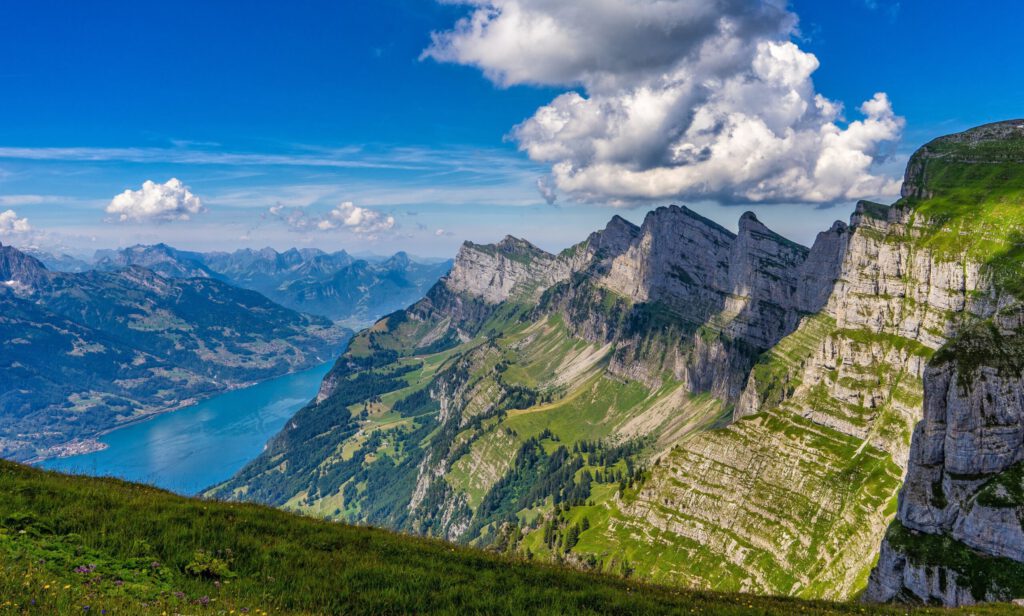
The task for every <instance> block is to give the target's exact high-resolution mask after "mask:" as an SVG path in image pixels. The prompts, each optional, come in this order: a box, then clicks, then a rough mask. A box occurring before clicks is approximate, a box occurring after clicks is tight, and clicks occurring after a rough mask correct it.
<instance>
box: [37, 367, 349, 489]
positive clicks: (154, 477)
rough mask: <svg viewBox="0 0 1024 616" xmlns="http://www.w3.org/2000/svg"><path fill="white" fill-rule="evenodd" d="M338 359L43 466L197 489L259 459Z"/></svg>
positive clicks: (130, 429)
mask: <svg viewBox="0 0 1024 616" xmlns="http://www.w3.org/2000/svg"><path fill="white" fill-rule="evenodd" d="M332 364H333V362H328V363H326V364H323V365H320V366H317V367H315V368H310V369H309V370H305V371H303V372H296V373H293V374H288V375H285V376H282V377H278V378H276V379H272V380H270V381H264V382H262V383H259V384H257V385H253V386H252V387H247V388H245V389H237V390H235V391H230V392H228V393H225V394H221V395H219V396H216V397H214V398H210V399H208V400H205V401H203V402H200V403H199V404H196V405H193V406H189V407H186V408H183V409H181V410H179V411H174V412H172V413H165V414H163V415H158V416H156V417H154V418H153V419H150V420H149V421H144V422H142V423H138V424H135V425H131V426H127V427H125V428H121V429H120V430H115V431H113V432H111V433H110V434H107V435H106V436H103V437H101V438H100V439H99V440H100V441H101V442H102V443H104V444H106V445H107V448H106V449H104V450H102V451H97V452H93V453H88V454H83V455H80V456H71V457H68V458H59V459H54V460H46V461H44V462H42V463H41V464H40V466H41V467H43V468H47V469H51V470H57V471H62V472H65V473H79V474H85V475H97V476H110V477H119V478H121V479H128V480H130V481H138V482H142V483H148V484H151V485H154V486H158V487H161V488H164V489H167V490H171V491H172V492H177V493H179V494H188V495H192V494H196V493H197V492H199V491H200V490H202V489H204V488H207V487H209V486H211V485H213V484H215V483H219V482H221V481H224V480H225V479H227V478H229V477H231V476H232V475H233V474H235V472H236V471H238V470H239V469H240V468H242V467H243V466H244V465H245V463H246V462H248V461H249V460H252V459H253V458H255V457H256V456H257V455H258V454H259V453H260V452H261V451H262V450H263V445H264V444H265V443H266V442H267V441H268V440H269V439H270V437H272V436H274V435H275V434H277V432H278V431H279V430H280V429H281V428H282V427H283V426H284V424H285V422H286V421H288V419H290V418H291V416H292V415H294V414H295V412H296V411H298V410H299V409H300V408H302V406H303V405H304V404H306V403H307V402H309V401H310V400H311V399H312V398H313V397H314V396H315V395H316V392H317V390H318V389H319V388H320V381H321V380H322V379H323V377H324V375H325V374H327V371H328V370H330V369H331V365H332Z"/></svg>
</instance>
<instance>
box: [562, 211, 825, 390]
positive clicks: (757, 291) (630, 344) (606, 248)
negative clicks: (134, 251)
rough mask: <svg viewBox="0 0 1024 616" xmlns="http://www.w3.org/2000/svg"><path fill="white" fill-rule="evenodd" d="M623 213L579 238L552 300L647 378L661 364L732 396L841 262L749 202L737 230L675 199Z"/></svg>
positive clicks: (630, 373)
mask: <svg viewBox="0 0 1024 616" xmlns="http://www.w3.org/2000/svg"><path fill="white" fill-rule="evenodd" d="M627 225H628V223H625V221H621V219H620V220H613V222H612V224H610V225H609V227H608V228H607V229H605V230H604V231H603V232H601V234H599V235H598V236H596V237H593V238H592V239H591V240H590V241H589V242H588V243H587V245H586V246H587V248H588V249H589V250H584V251H581V250H579V249H578V250H577V251H576V254H577V255H578V254H581V253H582V254H583V255H584V258H578V257H575V258H574V259H573V261H572V263H573V265H572V266H571V268H570V269H571V270H572V271H575V272H578V273H579V274H581V275H580V276H576V277H575V278H574V279H573V280H572V281H571V282H570V283H568V284H566V285H564V288H561V289H556V292H555V293H553V294H551V297H550V298H549V300H550V303H552V304H554V305H557V307H558V309H560V310H561V311H562V312H563V313H564V314H565V316H566V319H567V321H568V323H569V324H570V327H571V328H572V330H573V332H574V333H575V334H576V335H579V336H581V337H583V338H585V339H587V340H591V341H595V342H597V341H601V342H609V341H613V342H614V344H615V350H614V353H613V355H612V358H611V365H610V369H611V370H612V372H613V373H615V374H619V375H621V376H623V377H626V378H630V379H634V380H638V381H641V382H644V383H646V384H648V385H649V386H651V387H653V388H657V387H658V386H659V384H660V383H661V380H662V375H663V374H665V373H669V374H671V375H672V377H673V378H675V379H678V380H680V381H682V382H684V383H685V384H686V385H685V387H686V389H687V390H688V391H691V392H693V393H700V392H712V393H714V394H715V395H716V396H719V397H722V398H724V399H728V400H730V401H731V400H735V399H736V397H737V396H738V395H739V393H740V391H741V390H742V386H743V383H744V381H745V379H746V374H747V372H748V371H749V370H750V367H751V365H752V363H753V360H754V358H755V357H756V355H757V354H758V353H760V352H761V351H763V350H765V349H767V348H769V347H770V346H771V345H773V344H775V343H776V342H777V341H778V340H779V339H781V338H782V337H783V336H785V335H786V334H788V333H790V332H791V331H793V329H794V328H795V327H796V326H797V324H798V322H799V319H800V316H801V315H802V312H803V311H804V310H813V309H815V308H816V307H818V305H817V304H819V303H820V301H821V299H820V297H821V296H822V292H821V290H820V287H823V286H824V287H829V288H831V285H832V284H833V283H834V281H835V275H836V274H837V271H838V270H837V268H836V267H835V266H834V265H831V264H827V263H825V261H827V260H828V258H830V257H831V258H834V257H835V255H834V254H831V255H830V254H827V253H829V252H831V253H835V252H836V251H835V248H834V246H833V247H831V248H829V249H824V248H819V249H818V250H813V249H812V250H810V251H809V250H808V249H807V248H805V247H803V246H800V245H799V244H796V243H794V242H791V241H789V240H787V239H785V238H783V237H782V236H780V235H778V234H777V233H775V232H773V231H771V230H770V229H768V228H767V227H765V226H764V225H763V224H762V223H761V222H760V221H758V220H757V218H756V217H755V216H754V215H753V214H752V213H749V212H748V213H746V214H744V215H743V216H742V217H741V218H740V221H739V225H738V233H732V232H730V231H728V230H727V229H725V228H723V227H721V226H719V225H717V224H715V223H714V222H712V221H710V220H708V219H706V218H704V217H702V216H700V215H698V214H696V213H695V212H693V211H692V210H690V209H688V208H686V207H680V206H669V207H663V208H658V209H656V210H654V211H653V212H651V213H650V214H648V216H647V217H646V218H645V220H644V223H643V224H642V225H641V226H640V227H639V228H638V227H635V226H632V225H628V226H627ZM840 232H841V229H839V230H836V231H835V233H832V234H829V233H826V234H824V235H825V236H828V237H829V238H832V237H833V236H834V235H836V234H838V233H840ZM828 243H829V242H827V241H824V242H822V246H824V245H826V244H828ZM809 259H811V260H812V262H811V264H808V260H809ZM812 267H813V269H812Z"/></svg>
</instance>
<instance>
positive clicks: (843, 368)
mask: <svg viewBox="0 0 1024 616" xmlns="http://www.w3.org/2000/svg"><path fill="white" fill-rule="evenodd" d="M1022 124H1024V123H1022V122H1020V121H1017V122H1007V123H1001V124H995V125H988V126H983V127H980V128H977V129H973V130H971V131H968V132H967V133H963V134H957V135H952V136H949V137H943V138H940V139H937V140H935V141H933V142H931V143H929V144H928V145H926V146H925V147H923V148H922V149H921V150H919V151H918V152H917V153H916V154H915V155H914V156H913V157H912V158H911V162H910V164H909V167H908V170H907V176H906V179H905V182H904V190H903V192H904V196H903V198H901V199H900V200H899V201H897V202H895V203H894V204H892V205H890V206H885V205H881V204H877V203H869V202H861V203H860V204H858V205H857V207H856V210H855V212H854V213H853V215H852V216H851V219H850V223H849V224H844V223H841V222H837V223H836V224H835V225H833V226H832V227H831V228H830V229H828V230H826V231H824V232H822V233H821V234H819V235H818V238H817V240H816V242H815V243H814V245H813V246H812V247H811V248H806V247H803V246H800V245H798V244H795V243H793V242H790V241H788V240H786V239H784V238H783V237H781V236H779V235H778V234H776V233H774V232H772V231H771V230H769V229H767V228H766V227H765V226H764V225H763V224H761V223H760V222H759V221H758V220H757V219H756V217H754V216H753V215H752V214H744V216H743V217H742V218H741V219H740V224H739V229H740V231H739V233H738V234H733V233H731V232H729V231H728V230H726V229H724V228H722V227H720V226H718V225H717V224H715V223H713V222H711V221H709V220H707V219H705V218H703V217H701V216H700V215H698V214H696V213H695V212H693V211H692V210H689V209H687V208H682V207H676V206H671V207H667V208H659V209H657V210H654V211H653V212H651V213H650V214H648V216H647V218H646V219H645V221H644V224H643V225H642V226H635V225H631V224H630V223H628V222H626V221H624V220H623V219H620V218H615V219H613V220H612V221H611V222H610V223H609V224H608V226H607V227H606V228H605V229H604V230H602V231H598V232H596V233H594V234H592V235H591V236H590V237H589V238H588V239H587V240H585V241H584V242H582V243H580V244H577V245H575V246H573V247H571V248H569V249H567V250H565V251H563V252H562V253H560V254H558V255H554V254H549V253H546V252H544V251H542V250H540V249H538V248H536V247H535V246H533V245H531V244H529V243H528V242H526V241H524V240H520V239H516V238H511V237H510V238H506V239H505V240H503V241H502V242H500V243H498V244H496V245H493V246H480V245H476V244H471V243H466V244H465V245H464V246H463V248H462V250H461V251H460V253H459V256H458V258H457V259H456V262H455V266H454V268H453V270H452V272H451V273H450V274H449V275H448V276H447V277H445V278H444V279H442V281H441V282H439V283H438V284H437V285H436V286H435V287H434V288H433V289H432V290H431V291H430V292H429V293H428V294H427V297H426V298H425V299H424V300H422V301H420V302H418V303H417V304H415V305H413V306H412V307H411V308H409V309H408V310H405V311H399V312H396V313H394V314H391V315H388V316H387V317H385V318H384V319H382V320H380V321H379V322H377V323H376V324H375V325H374V326H373V327H371V328H369V329H367V330H365V331H363V332H360V333H359V334H358V335H357V336H356V337H355V339H354V340H353V341H352V343H351V345H350V347H349V350H348V351H347V352H346V353H345V354H344V355H343V356H342V357H341V359H340V360H339V361H338V363H337V364H336V365H335V367H334V369H333V370H332V371H331V373H329V374H328V376H327V377H326V379H325V381H324V386H323V388H322V389H321V391H320V393H319V395H318V396H317V398H316V399H315V400H314V401H312V402H311V403H310V404H309V405H308V406H307V407H306V408H304V409H302V410H301V411H300V412H299V413H298V414H296V416H295V417H294V419H293V420H292V421H291V422H290V423H289V425H288V426H287V427H286V428H285V429H284V430H283V431H282V432H281V433H280V434H279V435H278V436H277V437H275V438H274V439H273V440H272V441H271V442H270V443H269V444H268V447H267V449H266V450H265V451H264V453H263V454H261V455H260V457H258V458H257V459H256V460H254V461H253V462H252V463H250V464H249V465H248V466H246V467H245V468H244V469H243V470H242V471H240V472H239V473H238V474H237V475H236V476H235V477H234V478H233V479H232V480H230V481H228V482H226V483H225V484H222V485H219V486H215V487H214V488H212V489H211V490H209V491H208V492H207V493H206V495H207V496H209V497H213V498H217V499H227V500H238V501H255V502H261V503H267V504H271V505H274V506H277V507H282V508H284V509H287V510H290V511H295V512H300V513H304V514H307V515H311V516H315V517H319V518H326V519H331V520H337V521H341V522H348V523H357V524H370V525H375V526H383V527H387V528H392V529H395V530H398V531H402V532H406V533H411V534H417V535H424V536H429V537H438V538H443V539H447V540H449V541H453V542H456V543H459V544H463V545H467V546H473V547H478V548H482V549H485V550H489V551H494V552H498V553H503V554H508V555H511V556H514V557H517V558H521V559H525V560H536V561H543V562H552V563H560V564H563V565H566V566H569V567H572V568H575V569H580V570H584V571H592V572H599V573H603V574H610V575H618V576H624V577H627V578H631V579H641V580H647V581H650V582H654V583H661V584H671V585H677V586H683V587H689V588H700V589H706V590H709V591H718V592H748V593H758V594H770V595H787V596H797V597H804V598H810V599H831V600H855V599H857V598H859V597H861V596H863V594H864V593H865V590H866V589H868V586H869V575H870V574H871V572H872V569H873V568H874V567H875V565H876V562H877V560H878V554H879V546H880V545H881V544H882V541H883V538H884V537H885V536H886V529H887V528H888V527H889V526H890V525H891V524H892V525H894V526H893V529H894V530H892V531H891V532H902V534H900V535H899V537H901V540H900V541H901V543H907V542H909V543H911V544H912V543H913V542H915V541H917V537H920V538H921V539H920V540H921V541H926V542H927V541H931V538H930V537H929V536H928V535H939V536H942V537H947V536H948V535H949V534H950V533H948V532H946V531H940V532H936V531H937V530H938V529H934V530H933V528H932V527H929V528H915V527H914V526H910V527H908V528H906V529H905V531H904V530H901V529H903V527H902V526H901V525H902V524H903V522H902V521H900V520H896V516H897V510H898V503H899V499H898V496H899V493H900V490H901V488H903V485H904V477H909V478H914V477H916V476H917V475H918V473H919V472H921V471H919V469H918V468H917V466H916V465H924V464H930V463H931V462H930V461H927V462H926V461H923V460H919V459H918V457H917V456H916V455H911V451H912V450H913V448H914V444H913V439H912V434H913V430H914V426H915V424H917V423H918V422H920V421H921V420H922V419H926V417H925V415H924V413H923V412H922V407H923V406H927V401H926V394H927V391H928V385H929V383H928V378H929V375H931V374H933V373H934V372H935V371H937V370H938V369H939V368H938V366H941V365H945V364H947V363H949V362H961V363H963V362H968V363H969V364H970V365H969V367H968V368H961V369H960V371H959V372H958V375H959V376H958V378H959V380H960V384H961V385H962V386H963V387H967V388H970V387H971V380H972V379H974V378H983V377H974V376H972V374H974V372H977V371H978V370H979V369H983V368H987V369H988V370H989V371H994V372H995V373H996V374H998V375H999V376H1000V377H1001V378H1002V379H1004V380H1005V379H1011V378H1019V375H1020V372H1021V366H1024V364H1022V363H1021V360H1020V358H1018V357H1017V355H1018V352H1017V351H1016V350H1015V349H1016V348H1017V346H1016V345H1015V344H1014V341H1015V336H1016V335H1017V334H1016V330H1011V331H1004V330H1005V328H1006V327H1007V325H1006V324H1007V323H1009V324H1010V325H1011V326H1012V327H1017V326H1016V325H1015V323H1016V322H1017V321H1016V320H1015V319H1017V318H1018V316H1017V315H1019V314H1020V313H1019V312H1017V311H1018V309H1019V295H1018V293H1019V286H1018V285H1017V284H1016V274H1017V273H1018V272H1019V271H1020V256H1019V255H1020V250H1019V246H1018V244H1019V240H1018V236H1019V234H1020V232H1021V226H1020V223H1014V222H1013V221H1014V220H1017V219H1016V218H1014V217H1013V214H1012V212H1014V211H1018V210H1021V207H1022V205H1024V202H1022V200H1024V192H1022V188H1024V185H1022V178H1024V166H1022V164H1021V162H1022V161H1024V158H1022V156H1024V154H1022V152H1024V150H1022V148H1024V128H1022ZM979 238H981V239H979ZM979 336H985V338H982V339H979ZM967 370H971V371H974V372H966V371H967ZM1003 387H1004V390H1001V391H1000V392H999V395H1001V396H1004V397H1005V396H1006V395H1008V394H1007V393H1006V391H1005V388H1006V387H1011V386H1010V385H1007V384H1004V385H1003ZM987 399H988V402H987V403H986V402H985V401H982V406H984V405H985V404H988V405H995V406H996V407H997V408H998V407H999V403H998V402H996V398H993V397H992V395H991V394H989V395H988V396H987ZM1013 408H1016V407H1011V409H1006V410H998V411H997V410H992V411H991V413H994V414H992V415H990V414H988V413H986V414H984V415H983V419H970V418H966V419H965V420H964V422H965V423H966V424H968V426H967V427H968V428H970V429H973V430H974V432H973V433H972V434H968V435H964V436H962V437H958V438H962V440H964V441H965V443H964V447H968V446H969V445H970V444H972V443H974V444H976V446H977V447H979V448H980V447H981V446H982V445H984V444H985V443H986V442H987V441H988V440H990V439H992V438H994V437H993V436H990V435H993V434H1001V435H1002V436H1000V437H999V438H1000V439H1001V440H1000V442H999V443H997V445H999V446H1001V447H1002V450H1001V451H1000V452H999V455H1000V456H1001V457H1002V458H1003V459H1005V463H1004V466H1005V469H1004V468H1003V467H999V468H991V469H990V468H988V467H986V468H985V469H984V470H982V471H981V472H972V473H971V474H970V475H971V476H970V477H969V478H963V479H962V481H967V482H968V485H970V486H972V488H971V489H972V490H974V489H977V488H978V487H980V486H979V482H981V486H983V485H987V483H985V482H1000V481H1004V480H1002V479H1000V477H1001V476H1002V475H1000V474H999V473H1003V472H1004V470H1005V472H1007V473H1015V472H1016V467H1014V466H1012V465H1013V464H1015V463H1016V462H1017V461H1018V460H1019V459H1020V456H1021V455H1022V453H1024V451H1022V450H1021V449H1020V443H1019V442H1018V440H1019V438H1018V436H1019V435H1020V434H1021V432H1020V430H1021V428H1020V426H1019V420H1020V416H1019V415H1017V414H1015V413H1014V411H1013V410H1012V409H1013ZM979 412H981V411H979ZM979 424H980V425H979ZM926 429H929V428H928V427H927V426H923V427H922V428H921V429H920V430H926ZM931 429H932V430H936V429H943V422H942V421H939V422H937V425H936V427H934V428H931ZM945 429H950V428H949V426H946V428H945ZM966 453H967V454H969V455H975V453H976V452H975V451H973V450H972V451H968V452H966ZM978 455H981V454H980V452H978ZM1018 474H1019V473H1018ZM1016 476H1017V475H1011V477H1016ZM930 481H931V482H932V483H930V484H928V485H927V486H925V487H926V488H928V489H929V490H931V489H933V487H932V486H933V484H935V485H938V486H939V488H937V489H938V491H939V492H941V486H942V485H943V484H942V480H941V478H940V479H931V480H930ZM1005 481H1010V482H1012V481H1014V480H1013V479H1007V480H1005ZM935 482H938V483H937V484H936V483H935ZM1012 485H1016V484H1012ZM915 489H917V486H915V485H913V484H911V485H908V486H907V487H906V488H904V490H905V491H907V492H908V493H909V492H910V491H911V490H915ZM960 490H961V488H960V487H959V486H958V487H957V494H958V496H959V497H960V498H962V499H964V503H970V505H971V506H973V505H974V497H969V496H968V495H963V496H961V495H960ZM994 490H997V488H990V489H988V492H985V493H990V492H993V491H994ZM999 490H1003V489H999ZM1005 490H1008V492H1007V494H1008V496H1007V497H1005V498H1004V501H1005V503H1004V504H1002V505H1001V506H1002V507H1004V510H1007V509H1005V508H1008V511H1017V509H1016V508H1017V507H1019V506H1020V505H1019V502H1018V501H1015V500H1013V496H1012V494H1015V493H1017V492H1019V491H1020V487H1019V486H1017V487H1011V488H1005ZM999 493H1000V494H1002V491H1000V492H999ZM936 498H938V497H932V502H934V501H935V499H936ZM904 501H906V502H907V503H908V502H909V497H905V498H904ZM964 503H948V504H943V506H942V507H939V508H940V509H943V510H944V512H948V508H949V507H953V506H957V505H962V504H964ZM905 506H906V503H905ZM941 515H946V513H943V514H936V515H935V516H933V517H941ZM953 524H955V523H953ZM1010 527H1011V528H1012V530H1007V532H1010V533H1011V534H1012V536H1011V537H1010V538H1006V539H1003V538H993V537H986V541H988V542H990V543H994V542H999V541H1002V540H1008V541H1012V542H1019V541H1020V540H1019V539H1018V538H1019V537H1021V530H1020V527H1019V524H1013V523H1011V524H1010ZM1014 527H1015V528H1014ZM940 528H941V527H940ZM1000 530H1002V529H1001V528H1000ZM977 532H983V533H988V532H990V530H989V529H981V530H979V531H977ZM961 542H962V540H960V542H957V541H956V540H954V543H953V544H952V545H953V546H957V547H950V548H946V549H944V552H945V553H947V554H949V556H948V558H949V562H948V563H947V562H944V559H945V558H946V557H945V556H942V555H941V553H942V552H941V551H940V555H938V556H934V553H935V550H919V549H914V550H910V551H908V553H907V554H906V558H907V559H908V560H907V561H906V562H905V563H903V565H902V566H901V567H900V569H901V571H902V570H903V569H905V568H906V567H907V566H916V567H922V568H923V572H922V573H921V578H923V580H910V579H908V580H898V581H897V582H892V581H889V582H887V583H894V584H896V591H895V592H894V593H893V594H891V595H890V594H888V592H887V591H882V590H881V589H880V588H879V584H881V582H880V581H878V579H876V580H874V581H873V582H872V584H871V590H870V593H869V594H870V595H871V596H875V597H878V598H879V599H882V600H891V599H893V598H894V597H896V596H898V597H901V598H904V599H907V600H913V601H916V602H925V603H928V602H934V601H939V602H942V603H949V604H959V603H964V602H968V603H973V602H975V601H994V600H1009V599H1012V598H1015V597H1016V596H1017V595H1018V594H1021V592H1022V591H1024V589H1021V588H1020V583H1019V581H1018V579H1017V578H1018V576H1017V575H1015V574H1007V575H1003V576H983V577H984V580H985V581H984V584H982V586H980V587H979V586H978V584H981V582H970V583H969V584H968V583H967V582H966V580H965V581H964V582H959V581H958V580H960V579H961V578H966V577H969V576H971V575H973V574H972V573H971V572H970V571H965V570H964V569H965V567H966V568H967V569H973V568H974V565H964V564H963V563H961V562H960V560H961V559H962V558H967V557H968V556H966V555H970V557H971V558H975V557H976V558H978V559H980V560H978V562H979V563H986V562H988V560H986V559H993V558H995V559H1007V558H1009V561H1006V560H995V561H992V562H993V563H994V564H993V566H994V567H997V568H1000V569H1004V570H1006V571H1016V570H1017V569H1019V568H1020V566H1021V565H1019V564H1017V563H1019V561H1020V560H1021V559H1020V552H1018V551H1015V550H1016V549H1017V548H1014V547H1009V548H1007V549H1003V550H993V549H991V547H989V545H987V544H981V545H978V544H975V545H973V546H971V547H968V546H969V545H970V544H966V545H963V546H961ZM1014 545H1021V544H1020V543H1014ZM960 547H962V548H963V549H962V550H960V551H959V552H957V550H958V549H959V548H960ZM954 553H955V554H958V556H953V555H952V554H954ZM924 554H932V555H933V557H931V558H930V559H928V560H925V556H923V555H924ZM960 554H963V555H960ZM979 566H980V565H979ZM1022 571H1024V570H1022ZM883 575H885V572H883V571H881V570H879V571H878V572H877V574H876V576H877V577H878V578H879V579H881V577H882V576H883ZM901 575H902V574H901ZM908 577H909V574H908ZM931 579H942V580H946V581H945V582H943V583H941V587H940V586H939V583H938V582H936V587H935V588H934V589H933V588H931V587H930V586H928V584H929V582H928V580H931ZM908 584H910V586H908ZM913 584H924V586H923V587H915V586H913ZM961 584H963V585H965V586H967V585H969V586H970V592H965V591H963V590H962V589H959V588H958V586H959V585H961ZM877 593H881V594H877Z"/></svg>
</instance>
